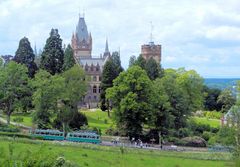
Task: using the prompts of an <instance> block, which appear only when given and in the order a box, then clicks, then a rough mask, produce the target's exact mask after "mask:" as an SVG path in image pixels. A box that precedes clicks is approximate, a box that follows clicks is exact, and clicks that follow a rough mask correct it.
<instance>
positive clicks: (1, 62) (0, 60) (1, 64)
mask: <svg viewBox="0 0 240 167" xmlns="http://www.w3.org/2000/svg"><path fill="white" fill-rule="evenodd" d="M2 67H3V59H2V58H1V57H0V69H1V68H2Z"/></svg>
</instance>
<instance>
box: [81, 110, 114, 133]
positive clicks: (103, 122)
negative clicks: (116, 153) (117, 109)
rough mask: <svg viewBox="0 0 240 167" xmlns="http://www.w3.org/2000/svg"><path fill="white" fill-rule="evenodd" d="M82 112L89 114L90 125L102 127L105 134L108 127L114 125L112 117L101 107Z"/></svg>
mask: <svg viewBox="0 0 240 167" xmlns="http://www.w3.org/2000/svg"><path fill="white" fill-rule="evenodd" d="M81 112H82V113H84V114H85V115H86V116H87V118H88V125H89V126H90V127H97V128H100V129H101V131H102V134H103V135H104V134H105V131H106V129H108V128H109V127H111V126H113V122H112V120H111V118H109V117H108V115H107V112H103V111H101V110H99V109H97V110H95V111H91V110H85V111H81Z"/></svg>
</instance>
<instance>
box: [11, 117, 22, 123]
mask: <svg viewBox="0 0 240 167" xmlns="http://www.w3.org/2000/svg"><path fill="white" fill-rule="evenodd" d="M13 122H23V117H16V118H13Z"/></svg>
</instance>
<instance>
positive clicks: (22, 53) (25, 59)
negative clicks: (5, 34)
mask: <svg viewBox="0 0 240 167" xmlns="http://www.w3.org/2000/svg"><path fill="white" fill-rule="evenodd" d="M34 59H35V55H34V53H33V49H32V47H31V44H30V42H29V40H28V38H26V37H24V38H22V39H21V40H20V42H19V46H18V49H17V51H16V54H15V57H14V61H16V62H17V63H20V64H24V65H26V66H27V68H28V76H29V77H31V78H33V77H34V74H35V73H36V71H37V65H36V63H35V62H34Z"/></svg>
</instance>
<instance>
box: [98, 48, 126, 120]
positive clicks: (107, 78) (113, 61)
mask: <svg viewBox="0 0 240 167" xmlns="http://www.w3.org/2000/svg"><path fill="white" fill-rule="evenodd" d="M122 71H123V68H122V66H121V60H120V56H119V53H118V52H113V54H112V56H111V57H110V59H109V60H108V61H107V62H106V64H105V65H104V67H103V73H102V81H101V95H100V99H101V100H100V101H101V105H100V107H101V109H102V110H103V111H106V110H107V111H108V116H109V117H110V111H109V107H110V102H109V101H108V100H107V99H106V97H105V96H106V90H107V88H110V87H112V86H113V80H114V79H115V78H117V77H118V75H119V74H120V73H121V72H122Z"/></svg>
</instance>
